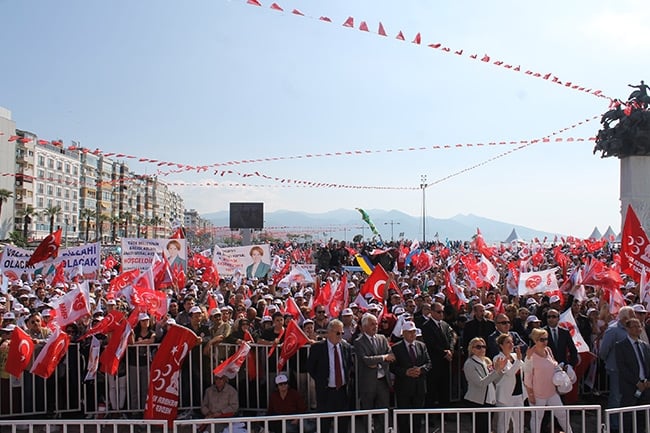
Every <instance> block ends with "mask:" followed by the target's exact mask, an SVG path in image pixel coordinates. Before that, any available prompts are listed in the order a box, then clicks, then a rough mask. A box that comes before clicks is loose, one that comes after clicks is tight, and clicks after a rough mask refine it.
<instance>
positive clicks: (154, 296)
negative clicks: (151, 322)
mask: <svg viewBox="0 0 650 433" xmlns="http://www.w3.org/2000/svg"><path fill="white" fill-rule="evenodd" d="M141 297H142V300H143V301H144V303H145V305H146V307H147V311H148V312H149V314H151V315H152V316H153V317H155V318H157V319H160V318H161V317H165V315H166V314H167V311H168V307H169V305H168V302H167V293H165V292H161V291H159V290H152V291H146V292H143V293H142V294H141Z"/></svg>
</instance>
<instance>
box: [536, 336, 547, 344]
mask: <svg viewBox="0 0 650 433" xmlns="http://www.w3.org/2000/svg"><path fill="white" fill-rule="evenodd" d="M537 341H541V342H542V343H545V342H547V341H548V338H546V337H542V338H540V339H539V340H537Z"/></svg>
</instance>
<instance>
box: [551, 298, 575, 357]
mask: <svg viewBox="0 0 650 433" xmlns="http://www.w3.org/2000/svg"><path fill="white" fill-rule="evenodd" d="M559 323H560V313H559V312H558V311H557V310H556V309H553V308H551V309H550V310H548V311H547V312H546V326H545V327H544V329H545V330H546V331H547V332H548V347H550V348H551V351H552V352H553V356H554V357H555V360H556V361H557V362H563V363H564V364H570V365H571V366H572V367H575V366H576V364H577V363H578V350H577V349H576V345H575V344H574V343H573V338H571V333H570V332H569V331H568V330H566V329H564V328H561V327H559V326H558V324H559Z"/></svg>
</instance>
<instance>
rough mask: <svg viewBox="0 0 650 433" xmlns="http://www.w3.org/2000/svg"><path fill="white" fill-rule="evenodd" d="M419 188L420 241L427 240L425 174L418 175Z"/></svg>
mask: <svg viewBox="0 0 650 433" xmlns="http://www.w3.org/2000/svg"><path fill="white" fill-rule="evenodd" d="M420 188H422V243H425V242H426V241H427V225H426V224H427V223H426V220H427V206H426V196H427V175H426V174H423V175H420Z"/></svg>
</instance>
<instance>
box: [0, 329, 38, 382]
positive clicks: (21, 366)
mask: <svg viewBox="0 0 650 433" xmlns="http://www.w3.org/2000/svg"><path fill="white" fill-rule="evenodd" d="M33 354H34V342H33V341H32V339H31V337H30V336H29V335H28V334H27V333H26V332H25V331H23V330H22V328H20V327H18V326H16V327H15V328H14V330H13V331H12V333H11V342H10V344H9V353H8V354H7V364H6V365H5V371H6V372H7V373H9V374H11V375H12V376H14V377H17V378H20V375H21V374H22V373H23V371H25V369H26V368H27V365H29V363H30V361H31V360H32V355H33Z"/></svg>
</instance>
